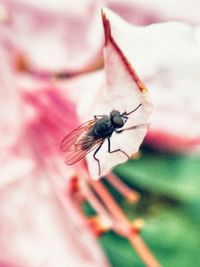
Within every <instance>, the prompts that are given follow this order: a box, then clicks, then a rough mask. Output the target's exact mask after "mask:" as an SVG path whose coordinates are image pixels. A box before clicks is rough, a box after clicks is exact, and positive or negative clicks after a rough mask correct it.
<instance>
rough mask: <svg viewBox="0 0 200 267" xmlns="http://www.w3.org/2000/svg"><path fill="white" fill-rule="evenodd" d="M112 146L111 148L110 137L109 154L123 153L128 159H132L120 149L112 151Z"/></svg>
mask: <svg viewBox="0 0 200 267" xmlns="http://www.w3.org/2000/svg"><path fill="white" fill-rule="evenodd" d="M110 146H111V144H110V138H109V137H108V152H109V153H115V152H121V153H123V154H124V155H125V156H126V157H127V158H128V159H130V157H129V155H128V154H127V153H126V152H125V151H123V150H121V149H120V148H118V149H115V150H112V151H111V147H110Z"/></svg>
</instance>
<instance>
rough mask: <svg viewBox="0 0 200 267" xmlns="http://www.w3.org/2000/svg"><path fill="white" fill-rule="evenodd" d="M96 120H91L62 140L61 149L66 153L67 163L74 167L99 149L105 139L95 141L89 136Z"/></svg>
mask: <svg viewBox="0 0 200 267" xmlns="http://www.w3.org/2000/svg"><path fill="white" fill-rule="evenodd" d="M95 122H96V120H90V121H88V122H86V123H84V124H82V125H81V126H79V127H78V128H77V129H75V130H74V131H72V132H71V133H69V134H68V135H67V136H65V138H64V139H63V140H62V142H61V145H60V148H61V150H62V151H63V152H65V163H66V164H67V165H72V164H74V163H76V162H77V161H79V160H81V159H82V158H84V157H85V156H86V155H87V154H88V153H89V152H90V151H92V150H93V149H95V148H96V147H98V146H99V145H100V144H101V143H102V142H103V141H104V139H102V138H99V139H94V138H93V137H92V136H89V135H88V132H89V131H90V129H91V128H92V127H93V126H94V124H95Z"/></svg>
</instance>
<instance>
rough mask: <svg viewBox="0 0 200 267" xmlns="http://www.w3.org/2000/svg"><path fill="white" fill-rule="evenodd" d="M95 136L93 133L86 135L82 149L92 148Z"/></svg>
mask: <svg viewBox="0 0 200 267" xmlns="http://www.w3.org/2000/svg"><path fill="white" fill-rule="evenodd" d="M94 141H95V140H94V136H92V135H86V136H85V137H84V138H83V140H82V143H81V146H82V149H83V150H88V149H90V148H91V147H92V146H93V144H94Z"/></svg>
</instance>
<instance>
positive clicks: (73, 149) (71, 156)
mask: <svg viewBox="0 0 200 267" xmlns="http://www.w3.org/2000/svg"><path fill="white" fill-rule="evenodd" d="M141 106H142V104H139V105H138V106H137V107H136V108H135V109H134V110H132V111H131V112H123V113H120V112H119V111H118V110H112V111H111V112H110V114H109V115H95V116H94V119H92V120H89V121H87V122H85V123H83V124H82V125H80V126H79V127H78V128H77V129H75V130H73V131H72V132H70V133H69V134H68V135H66V136H65V137H64V139H63V140H62V142H61V145H60V148H61V150H62V151H63V152H65V163H66V164H67V165H72V164H74V163H76V162H78V161H79V160H81V159H82V158H84V157H85V156H86V155H87V154H88V153H89V152H91V151H94V150H95V151H94V153H93V158H94V159H95V160H96V161H97V163H98V169H99V176H100V174H101V166H100V161H99V159H98V158H97V157H96V155H97V153H98V151H99V150H100V148H101V146H102V145H103V143H104V141H105V140H106V139H107V140H108V152H109V153H116V152H121V153H123V154H124V155H125V156H126V157H127V158H128V159H129V155H128V154H127V153H126V152H124V151H123V150H121V149H115V150H112V151H111V141H110V138H111V136H112V134H113V132H115V133H118V134H119V133H122V132H123V131H126V130H133V129H137V128H138V127H141V126H144V124H141V125H136V126H132V127H129V128H122V127H123V126H124V125H125V123H126V121H127V120H128V118H129V115H130V114H132V113H133V112H135V111H136V110H137V109H138V108H139V107H141ZM145 126H146V124H145Z"/></svg>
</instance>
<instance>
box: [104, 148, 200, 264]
mask: <svg viewBox="0 0 200 267" xmlns="http://www.w3.org/2000/svg"><path fill="white" fill-rule="evenodd" d="M199 163H200V157H199V156H194V155H193V156H191V155H187V156H186V155H174V154H163V153H159V152H155V151H150V150H149V149H147V148H146V149H144V148H143V149H142V151H141V157H140V158H139V159H137V160H130V161H128V162H127V163H126V164H123V165H120V166H118V167H117V168H115V173H116V174H117V175H118V176H119V177H121V178H122V179H123V181H124V182H126V183H127V184H128V185H129V186H130V187H132V188H133V189H136V190H137V191H138V192H140V194H141V200H140V201H139V203H138V204H136V205H133V204H129V203H127V201H126V200H124V199H123V197H122V196H121V195H120V194H119V193H117V192H116V191H115V190H114V189H113V188H112V187H111V186H109V184H107V183H106V181H104V182H105V184H106V185H107V187H108V189H109V190H110V192H111V193H112V195H114V197H115V198H116V200H117V202H118V203H119V204H120V206H121V207H122V208H123V210H124V211H125V213H126V214H127V215H128V217H129V218H130V219H135V218H138V217H139V218H143V219H144V220H145V227H144V229H143V230H142V232H141V236H142V237H143V239H144V241H145V242H146V243H147V244H148V246H149V247H150V249H151V250H152V252H153V254H154V255H155V256H156V257H157V259H158V260H159V262H160V263H161V265H162V266H166V267H189V266H200V164H199ZM100 244H101V245H102V247H103V249H104V251H105V253H106V255H107V256H108V258H109V260H110V262H111V266H113V267H133V266H137V267H140V266H145V265H144V264H143V263H142V262H141V260H140V259H139V257H138V256H137V254H136V253H135V252H134V250H133V248H132V247H131V246H130V245H129V243H128V241H127V240H126V239H124V238H122V237H121V236H118V235H117V234H115V233H113V232H109V233H106V234H104V235H103V236H101V238H100Z"/></svg>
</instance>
